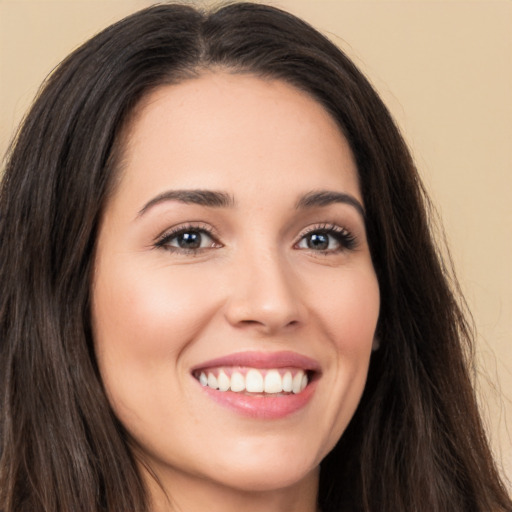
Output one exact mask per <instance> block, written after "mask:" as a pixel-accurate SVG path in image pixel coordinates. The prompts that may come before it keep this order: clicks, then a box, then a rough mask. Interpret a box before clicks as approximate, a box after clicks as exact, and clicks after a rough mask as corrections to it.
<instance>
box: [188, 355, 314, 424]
mask: <svg viewBox="0 0 512 512" xmlns="http://www.w3.org/2000/svg"><path fill="white" fill-rule="evenodd" d="M218 366H248V367H252V368H259V369H264V368H285V367H295V368H301V369H303V370H308V371H311V372H318V373H319V372H320V365H319V364H318V363H317V362H316V361H315V360H313V359H311V358H309V357H306V356H303V355H301V354H296V353H295V352H273V353H272V352H271V353H268V352H252V351H251V352H240V353H238V354H231V355H228V356H224V357H219V358H217V359H212V360H210V361H206V362H204V363H202V364H200V365H198V366H196V367H195V368H193V369H192V373H194V372H195V371H197V370H200V369H201V370H205V369H207V368H214V367H218ZM195 380H196V382H197V385H198V386H199V387H200V389H201V391H202V392H204V393H205V394H206V395H207V396H208V397H209V398H211V399H212V400H214V401H215V402H217V403H218V404H220V405H222V406H224V407H228V408H229V409H231V410H233V411H235V412H236V413H238V414H241V415H242V416H246V417H250V418H255V419H266V420H271V419H279V418H284V417H285V416H288V415H291V414H293V413H294V412H297V411H299V410H300V409H303V408H304V407H306V405H307V404H308V403H309V401H310V400H311V398H312V397H313V394H314V392H315V389H316V386H317V383H318V379H317V378H315V379H313V380H311V381H310V382H309V384H308V385H307V387H306V389H304V391H302V392H301V393H297V394H293V393H292V394H287V395H277V396H276V395H274V396H271V395H264V394H261V395H260V394H255V395H250V394H244V393H234V392H232V391H218V390H215V389H212V388H209V387H207V386H202V385H201V384H200V383H199V381H197V379H195Z"/></svg>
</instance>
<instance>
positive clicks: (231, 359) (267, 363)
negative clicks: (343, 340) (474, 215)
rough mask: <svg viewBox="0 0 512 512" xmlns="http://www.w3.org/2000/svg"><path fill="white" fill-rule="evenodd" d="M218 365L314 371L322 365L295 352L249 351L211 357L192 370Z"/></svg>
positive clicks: (318, 369) (317, 370)
mask: <svg viewBox="0 0 512 512" xmlns="http://www.w3.org/2000/svg"><path fill="white" fill-rule="evenodd" d="M217 366H249V367H251V368H259V369H264V368H286V367H295V368H302V369H303V370H308V371H314V372H319V371H320V365H319V364H318V362H317V361H315V360H314V359H311V358H310V357H307V356H303V355H301V354H297V353H295V352H288V351H283V352H255V351H249V352H238V353H235V354H230V355H228V356H223V357H218V358H216V359H211V360H210V361H206V362H204V363H201V364H198V365H197V366H195V367H194V368H192V372H194V371H196V370H206V369H208V368H214V367H217Z"/></svg>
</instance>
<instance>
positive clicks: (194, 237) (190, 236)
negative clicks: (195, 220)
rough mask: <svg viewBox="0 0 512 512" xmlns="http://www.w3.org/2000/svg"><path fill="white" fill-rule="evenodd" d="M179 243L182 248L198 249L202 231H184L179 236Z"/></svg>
mask: <svg viewBox="0 0 512 512" xmlns="http://www.w3.org/2000/svg"><path fill="white" fill-rule="evenodd" d="M178 245H179V246H180V247H181V248H182V249H198V248H199V247H200V246H201V235H200V233H194V232H189V233H183V234H182V235H180V236H179V238H178Z"/></svg>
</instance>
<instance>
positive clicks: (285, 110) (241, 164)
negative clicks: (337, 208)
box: [121, 72, 361, 199]
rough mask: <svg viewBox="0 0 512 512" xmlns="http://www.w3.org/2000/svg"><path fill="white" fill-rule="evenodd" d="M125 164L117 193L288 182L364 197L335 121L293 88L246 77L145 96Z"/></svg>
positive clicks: (190, 83) (193, 82) (211, 76)
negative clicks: (130, 190)
mask: <svg viewBox="0 0 512 512" xmlns="http://www.w3.org/2000/svg"><path fill="white" fill-rule="evenodd" d="M123 162H124V164H123V171H122V179H121V188H123V187H127V186H129V185H130V184H131V185H132V186H133V187H134V188H135V189H137V192H138V193H139V194H143V193H144V194H146V195H151V194H156V193H158V192H159V190H157V189H158V188H161V187H164V186H165V187H171V188H172V187H176V188H198V187H199V188H216V189H218V188H221V189H224V190H228V191H229V189H231V188H233V187H235V186H237V185H239V184H245V185H246V186H248V187H249V188H251V189H261V187H264V185H265V183H267V184H269V186H273V187H275V186H276V185H277V184H279V183H281V182H286V183H287V186H288V187H291V188H293V187H297V186H302V187H303V188H304V189H315V188H323V189H325V188H338V189H339V188H340V187H341V188H343V189H350V191H351V192H352V193H354V195H356V197H358V198H359V199H361V198H360V197H359V196H360V194H359V187H358V177H357V169H356V166H355V163H354V158H353V155H352V152H351V150H350V148H349V145H348V143H347V141H346V139H345V137H344V136H343V134H342V132H341V130H340V129H339V127H338V125H337V123H336V121H335V120H334V119H333V118H332V116H331V115H330V114H329V113H328V112H327V111H326V110H325V109H324V107H323V106H322V105H321V104H320V103H318V102H317V101H316V100H314V99H313V98H312V97H311V96H310V95H308V94H307V93H305V92H303V91H300V90H299V89H297V88H295V87H293V86H292V85H289V84H287V83H285V82H283V81H279V80H267V79H262V78H260V77H257V76H254V75H250V74H229V73H224V72H217V73H214V72H209V73H206V74H204V75H201V76H200V77H199V78H194V79H190V80H186V81H184V82H181V83H179V84H177V85H168V86H162V87H159V88H158V89H156V90H154V91H153V92H151V93H150V94H148V95H147V96H146V97H145V98H144V99H143V100H142V101H141V103H140V104H139V106H138V108H137V110H136V112H135V114H134V115H133V116H132V119H131V122H130V124H129V126H128V129H127V130H126V134H125V137H124V151H123ZM281 184H283V183H281ZM320 185H322V186H320ZM235 193H236V191H235Z"/></svg>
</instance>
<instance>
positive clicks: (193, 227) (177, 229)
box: [153, 221, 223, 251]
mask: <svg viewBox="0 0 512 512" xmlns="http://www.w3.org/2000/svg"><path fill="white" fill-rule="evenodd" d="M187 231H199V232H202V233H205V234H206V235H208V236H209V237H210V238H211V239H212V241H213V242H214V243H215V246H216V247H222V246H223V244H222V243H221V242H220V241H219V236H218V235H217V230H216V229H215V228H214V227H213V226H211V225H210V224H205V223H204V222H194V221H191V222H185V223H183V224H178V225H176V226H173V227H171V228H168V229H166V230H165V231H163V232H162V233H160V234H159V235H158V236H157V237H156V238H155V240H154V242H153V246H154V247H156V248H159V247H162V248H165V247H167V248H170V247H171V246H166V241H168V240H169V239H172V238H173V237H175V236H177V235H179V234H180V233H184V232H187ZM176 249H178V248H176ZM202 249H205V248H202ZM200 250H201V249H197V250H196V251H200Z"/></svg>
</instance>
